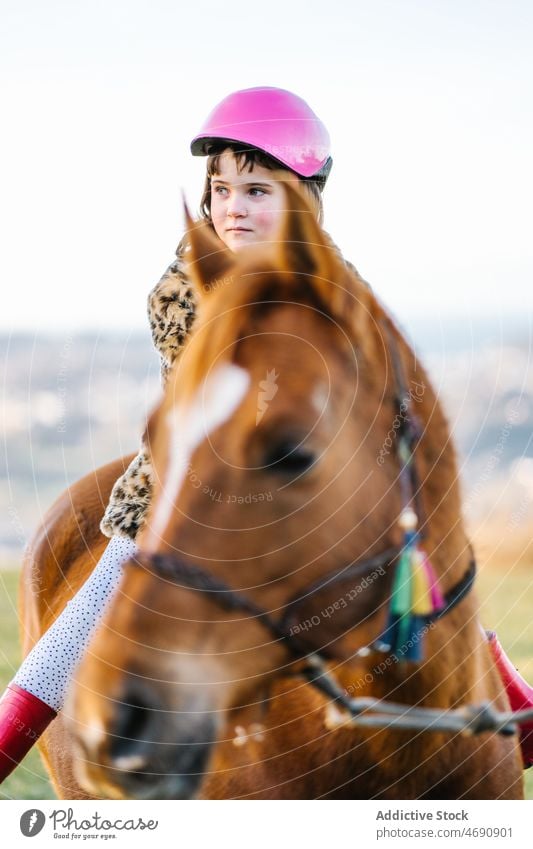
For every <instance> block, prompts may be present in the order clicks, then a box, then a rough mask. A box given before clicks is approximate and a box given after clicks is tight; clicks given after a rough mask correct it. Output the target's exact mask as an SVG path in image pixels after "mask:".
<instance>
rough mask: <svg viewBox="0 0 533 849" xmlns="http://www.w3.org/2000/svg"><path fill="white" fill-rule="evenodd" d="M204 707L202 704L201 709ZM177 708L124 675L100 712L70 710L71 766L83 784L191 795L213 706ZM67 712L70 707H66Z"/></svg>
mask: <svg viewBox="0 0 533 849" xmlns="http://www.w3.org/2000/svg"><path fill="white" fill-rule="evenodd" d="M202 708H203V709H202ZM202 708H201V707H200V705H199V704H198V702H197V700H196V703H195V704H194V705H193V704H189V705H182V706H181V707H180V709H176V708H174V707H173V706H171V705H170V704H169V703H168V702H167V703H165V701H164V700H163V699H162V698H160V697H159V694H158V692H157V691H156V690H154V689H152V688H151V689H150V690H147V689H146V688H145V689H144V690H141V689H140V688H139V686H138V685H137V683H136V682H135V680H131V681H127V682H126V683H125V685H124V687H123V689H122V691H121V693H120V697H119V698H114V699H113V700H110V699H108V700H106V710H105V715H104V716H98V715H97V714H96V715H94V714H93V715H92V716H90V715H89V716H88V718H87V720H86V721H85V719H84V717H83V715H84V714H85V716H87V714H88V712H87V711H81V714H82V715H81V716H80V710H78V711H75V715H76V721H75V724H74V723H73V722H72V720H71V730H72V731H73V735H74V746H75V770H76V775H77V778H78V780H79V782H80V784H81V785H82V786H83V788H84V789H85V790H86V791H88V792H89V793H91V794H93V795H97V796H99V797H104V798H115V799H192V798H194V797H195V796H196V795H197V793H198V790H199V788H200V785H201V783H202V780H203V778H204V776H205V772H206V769H207V764H208V761H209V758H210V755H211V751H212V748H213V746H214V743H215V742H216V735H217V722H216V712H215V711H209V710H208V709H207V706H206V705H203V706H202ZM69 712H70V711H69Z"/></svg>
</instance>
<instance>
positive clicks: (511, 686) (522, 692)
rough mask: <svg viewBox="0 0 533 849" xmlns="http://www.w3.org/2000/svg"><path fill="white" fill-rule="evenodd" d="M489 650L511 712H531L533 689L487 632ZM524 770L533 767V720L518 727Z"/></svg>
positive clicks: (492, 635) (497, 641)
mask: <svg viewBox="0 0 533 849" xmlns="http://www.w3.org/2000/svg"><path fill="white" fill-rule="evenodd" d="M487 639H488V641H489V646H490V650H491V653H492V657H493V659H494V662H495V664H496V666H497V667H498V670H499V673H500V675H501V678H502V681H503V683H504V685H505V689H506V690H507V697H508V699H509V703H510V705H511V710H533V687H530V685H529V684H528V683H527V681H524V679H523V678H522V676H521V675H520V673H519V672H518V671H517V669H515V667H514V666H513V664H512V663H511V661H510V660H509V658H508V657H507V655H506V654H505V652H504V650H503V648H502V645H501V643H500V641H499V640H498V637H497V636H496V632H495V631H487ZM520 746H521V749H522V759H523V762H524V769H527V768H528V767H530V766H533V719H532V720H529V721H528V722H523V723H521V725H520Z"/></svg>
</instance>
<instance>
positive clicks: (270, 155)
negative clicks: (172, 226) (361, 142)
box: [0, 88, 533, 781]
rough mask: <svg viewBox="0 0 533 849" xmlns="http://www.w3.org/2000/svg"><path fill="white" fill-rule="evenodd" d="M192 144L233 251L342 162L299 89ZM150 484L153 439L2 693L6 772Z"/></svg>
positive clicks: (162, 292) (80, 640)
mask: <svg viewBox="0 0 533 849" xmlns="http://www.w3.org/2000/svg"><path fill="white" fill-rule="evenodd" d="M191 151H192V153H193V155H196V156H207V157H208V159H207V174H206V180H205V187H204V192H203V196H202V200H201V214H202V216H203V217H204V218H205V219H206V221H207V222H208V223H209V224H210V226H211V227H212V228H213V230H214V231H215V233H216V234H217V236H218V237H219V238H220V239H221V240H222V242H223V243H224V244H225V245H226V246H227V247H228V248H229V249H230V250H232V251H235V252H238V251H239V250H241V249H242V248H243V246H245V245H247V244H251V243H257V242H260V241H273V240H276V238H278V231H279V228H280V225H281V221H282V214H283V209H284V207H285V204H284V199H285V193H284V189H283V184H282V182H280V178H281V177H284V178H285V179H286V178H287V176H288V175H290V176H292V177H294V178H297V179H299V180H300V181H301V184H302V185H303V186H304V187H305V190H306V191H307V193H308V195H309V199H310V202H311V205H312V206H313V208H314V210H315V212H316V216H317V220H318V221H319V223H322V218H323V211H322V196H321V193H322V191H323V188H324V186H325V183H326V180H327V178H328V174H329V172H330V169H331V165H332V159H331V155H330V145H329V135H328V132H327V130H326V128H325V126H324V125H323V123H322V122H321V121H320V119H319V118H317V116H316V115H315V114H314V112H313V111H312V110H311V109H310V108H309V106H308V105H307V103H305V101H303V100H302V99H301V98H299V97H297V96H296V95H294V94H291V93H290V92H288V91H284V90H282V89H276V88H252V89H246V90H243V91H238V92H235V93H234V94H231V95H229V96H228V97H226V98H225V99H224V100H223V101H222V102H221V103H220V104H219V105H218V106H216V107H215V109H214V110H213V112H212V113H211V114H210V115H209V117H208V119H207V121H206V123H205V125H204V127H203V128H202V130H201V132H200V133H199V134H198V135H197V136H195V138H194V139H193V141H192V143H191ZM186 241H187V240H186V237H184V239H182V241H181V242H180V244H179V245H178V248H177V251H176V257H177V258H176V261H175V262H174V263H173V264H172V265H170V267H169V268H168V269H167V271H166V272H165V274H164V275H163V277H162V278H161V280H160V281H159V283H158V284H157V285H156V286H155V288H154V289H153V290H152V291H151V292H150V294H149V296H148V317H149V322H150V328H151V331H152V336H153V341H154V345H155V347H156V349H157V350H158V352H159V354H160V358H161V374H162V382H163V386H164V385H165V383H166V380H167V376H168V373H169V371H170V368H171V367H172V365H173V363H174V362H175V360H176V358H177V356H178V355H179V352H180V350H181V348H182V346H183V344H184V342H185V340H186V337H187V336H188V334H189V332H190V330H191V328H192V326H193V324H194V319H195V311H196V300H195V295H194V291H193V289H192V287H191V286H190V283H189V280H188V279H187V274H186V271H185V267H186V264H185V255H186V251H187V244H186ZM331 245H332V248H334V249H336V250H338V249H337V248H336V246H335V245H334V243H333V242H331ZM339 253H340V252H339ZM343 261H345V260H343ZM346 264H347V265H350V264H349V263H346ZM350 267H351V268H352V269H353V266H350ZM353 270H354V271H355V269H353ZM151 493H152V470H151V463H150V457H149V452H148V448H147V446H146V445H145V443H144V441H143V443H142V446H141V450H140V452H139V454H138V455H137V456H136V457H135V459H134V460H133V461H132V463H131V464H130V466H129V467H128V469H127V470H126V472H125V473H124V474H123V475H122V477H120V478H119V479H118V480H117V482H116V483H115V485H114V487H113V490H112V493H111V497H110V501H109V504H108V506H107V509H106V511H105V514H104V516H103V518H102V521H101V524H100V530H101V531H102V533H103V534H104V535H105V536H107V537H110V542H109V544H108V546H107V548H106V550H105V552H104V554H103V556H102V558H101V559H100V561H99V563H98V565H97V566H96V567H95V569H94V571H93V573H92V574H91V576H90V578H89V579H88V580H87V581H86V583H85V584H84V586H83V587H82V588H81V590H80V591H79V592H78V593H77V595H76V596H75V597H74V598H73V599H72V600H71V601H70V602H69V604H68V605H67V606H66V608H65V609H64V610H63V612H62V613H61V615H60V616H59V617H58V619H57V620H56V621H55V623H54V624H53V625H52V626H51V627H50V629H49V630H48V631H47V633H46V634H45V635H44V636H43V637H42V638H41V640H40V641H39V642H38V643H37V644H36V646H35V647H34V648H33V650H32V651H31V653H30V654H29V655H28V657H27V658H26V659H25V661H24V662H23V664H22V666H21V667H20V669H19V671H18V672H17V674H16V676H15V678H14V679H13V681H12V682H11V683H10V684H9V686H8V688H7V690H6V692H5V694H4V696H3V697H2V700H1V701H0V781H2V780H3V779H4V778H6V776H7V775H9V774H10V772H11V771H12V770H13V769H14V768H15V766H16V765H17V764H18V763H20V761H21V759H22V758H23V757H24V755H25V754H26V753H27V752H28V751H29V749H30V748H31V746H32V745H33V743H34V742H35V741H36V740H37V739H38V737H39V736H40V735H41V734H42V732H43V731H44V730H45V728H46V727H47V726H48V724H49V723H50V722H51V721H52V719H53V718H54V717H55V716H56V715H57V712H58V711H59V710H61V708H62V706H63V703H64V698H65V693H66V690H67V687H68V684H69V681H70V679H71V676H72V673H73V670H74V669H75V667H76V665H77V663H78V661H79V659H80V658H81V655H82V654H83V652H84V650H85V648H86V646H87V644H88V642H89V639H90V637H91V635H92V633H93V631H94V629H95V627H96V626H97V624H98V622H99V620H100V618H101V617H102V615H103V613H104V611H105V609H106V606H107V603H108V602H109V600H110V598H111V597H112V595H113V593H114V591H115V590H116V588H117V586H118V584H119V582H120V578H121V572H122V564H123V563H124V562H125V561H126V560H128V559H129V557H131V556H132V555H133V554H135V552H136V550H137V547H136V544H135V539H136V536H137V533H138V531H139V530H140V528H141V527H142V526H143V525H144V523H145V519H146V512H147V508H148V505H149V503H150V497H151ZM489 645H490V647H491V649H492V651H493V655H494V657H495V660H496V662H497V664H498V666H499V668H500V669H501V671H502V676H503V680H504V682H505V685H506V687H507V690H508V695H509V699H510V701H511V706H512V707H513V708H515V709H519V708H522V707H525V706H533V688H531V687H529V686H528V685H527V684H526V683H525V681H523V679H522V678H520V676H519V675H518V674H517V673H516V670H515V669H514V668H513V666H512V665H511V663H510V662H509V660H508V659H507V658H506V656H505V655H504V654H503V651H502V649H501V646H500V645H499V643H498V641H497V639H496V635H495V634H489ZM522 747H523V756H524V763H525V765H526V766H529V765H530V764H531V763H533V723H531V724H530V725H529V726H527V727H526V726H523V734H522Z"/></svg>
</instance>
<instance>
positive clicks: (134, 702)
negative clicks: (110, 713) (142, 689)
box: [109, 692, 158, 772]
mask: <svg viewBox="0 0 533 849" xmlns="http://www.w3.org/2000/svg"><path fill="white" fill-rule="evenodd" d="M157 714H158V709H157V707H155V706H153V707H151V706H150V705H148V703H147V700H146V699H145V698H139V697H138V696H137V695H134V694H128V692H126V693H125V694H124V695H123V697H122V698H121V700H120V701H119V702H118V704H117V708H116V713H115V718H114V721H113V723H112V725H111V728H110V743H109V757H110V760H111V761H112V763H113V765H114V766H116V767H117V768H118V769H123V770H127V771H128V772H129V771H137V770H140V769H142V767H143V766H144V765H145V763H146V758H145V752H146V749H147V747H148V746H149V745H150V743H152V742H154V739H155V738H154V736H153V735H154V732H155V729H156V726H157Z"/></svg>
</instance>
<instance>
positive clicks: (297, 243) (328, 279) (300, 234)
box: [278, 180, 339, 306]
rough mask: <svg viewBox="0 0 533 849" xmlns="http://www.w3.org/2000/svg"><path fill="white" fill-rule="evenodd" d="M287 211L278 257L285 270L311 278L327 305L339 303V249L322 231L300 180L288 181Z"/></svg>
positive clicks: (311, 283) (286, 185) (285, 184)
mask: <svg viewBox="0 0 533 849" xmlns="http://www.w3.org/2000/svg"><path fill="white" fill-rule="evenodd" d="M284 186H285V190H286V195H287V210H286V212H285V217H284V220H283V223H282V225H281V229H280V241H279V246H278V258H279V261H280V263H281V265H282V267H283V268H286V269H287V270H288V271H292V270H294V271H299V272H303V273H304V274H308V275H310V277H309V283H310V285H312V286H313V288H315V290H316V291H317V294H318V295H319V297H320V298H321V299H322V300H323V301H324V303H330V304H331V305H332V306H333V305H334V304H333V303H332V302H333V301H335V300H336V292H335V289H336V287H335V286H334V285H332V281H333V280H335V276H337V275H338V269H339V258H338V256H337V249H336V248H335V246H334V245H333V244H332V242H331V240H330V239H329V237H328V236H327V234H326V233H325V232H324V230H323V229H322V228H321V226H320V224H319V223H318V221H317V219H316V212H315V210H314V209H313V208H312V207H311V205H310V203H309V201H308V200H307V198H306V197H305V195H304V192H303V189H302V188H301V187H300V186H299V185H298V181H297V180H291V181H284Z"/></svg>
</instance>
